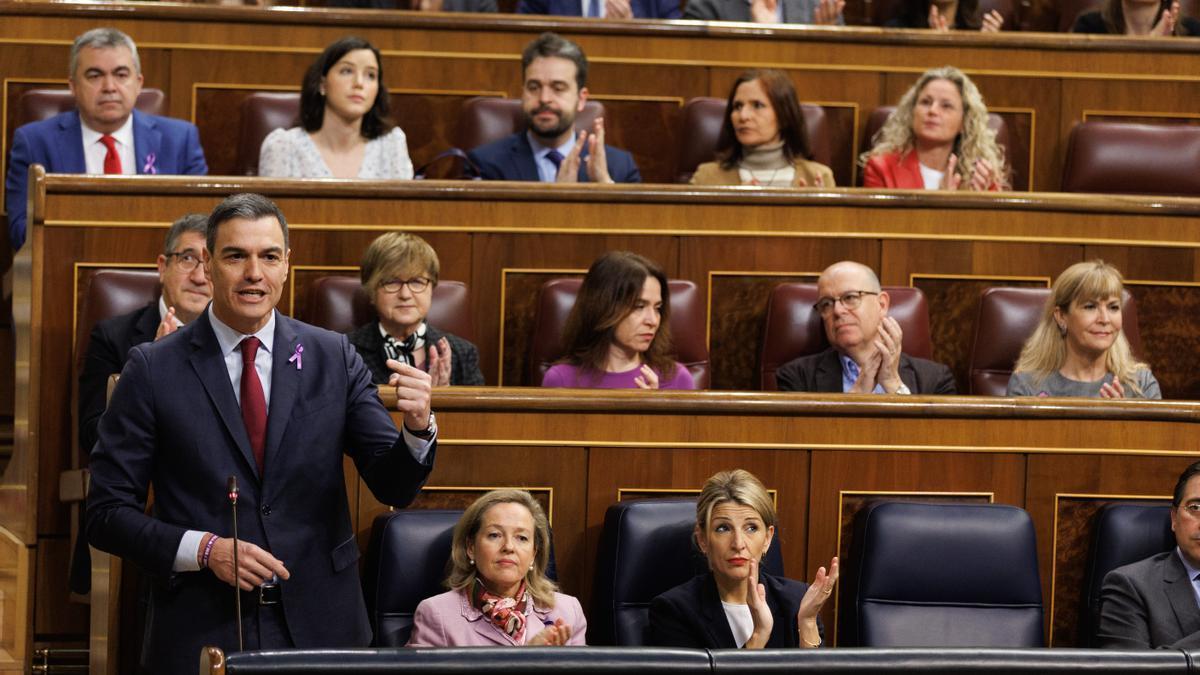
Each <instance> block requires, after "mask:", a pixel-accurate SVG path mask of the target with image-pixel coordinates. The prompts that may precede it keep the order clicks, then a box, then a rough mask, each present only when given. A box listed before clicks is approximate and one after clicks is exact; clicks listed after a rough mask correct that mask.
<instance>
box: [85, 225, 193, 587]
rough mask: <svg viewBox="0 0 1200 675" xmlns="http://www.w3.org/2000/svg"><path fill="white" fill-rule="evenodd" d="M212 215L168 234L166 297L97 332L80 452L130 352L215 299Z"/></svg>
mask: <svg viewBox="0 0 1200 675" xmlns="http://www.w3.org/2000/svg"><path fill="white" fill-rule="evenodd" d="M207 230H208V216H206V215H204V214H202V213H189V214H188V215H186V216H184V217H182V218H180V219H179V220H176V221H175V222H174V223H173V224H172V225H171V229H169V230H168V231H167V238H166V242H165V243H164V245H163V252H162V253H161V254H159V256H158V281H159V283H160V284H161V285H162V293H161V294H160V295H159V296H158V298H156V299H155V300H154V301H152V302H151V303H150V304H148V305H146V306H145V307H142V308H141V309H137V310H134V311H132V312H129V313H128V314H122V315H120V316H114V317H111V318H108V319H105V320H103V321H100V322H98V323H97V324H96V325H95V326H94V327H92V332H91V336H90V337H89V338H88V346H87V356H86V357H84V361H83V370H82V372H80V374H79V447H80V448H82V449H84V450H85V451H87V452H91V449H92V447H93V446H95V445H96V439H97V434H96V427H97V425H99V424H100V416H101V415H103V414H104V409H105V407H106V405H105V404H106V399H107V393H108V378H109V376H111V375H115V374H117V373H119V372H121V369H122V368H123V367H125V358H126V355H127V354H128V353H129V350H130V349H131V348H133V347H134V346H135V345H140V344H142V343H143V342H152V341H154V340H157V339H158V338H161V337H163V336H165V335H169V334H170V333H174V332H175V330H176V329H178V328H179V327H181V326H183V325H184V324H186V323H191V322H192V321H194V320H195V319H196V317H198V316H200V313H201V312H203V311H204V308H205V307H207V306H208V303H209V301H210V300H212V283H211V282H210V281H209V280H208V277H206V276H205V274H204V266H203V265H201V264H200V260H201V256H202V255H203V254H202V251H203V250H204V239H205V233H206V232H207ZM90 557H91V556H89V555H88V549H87V543H86V540H84V539H83V538H82V537H80V538H79V540H78V541H77V542H76V547H75V553H74V555H73V557H72V559H71V572H70V577H71V579H70V582H71V590H72V591H74V592H76V593H80V594H84V593H87V592H88V590H89V589H90V587H91V579H90V576H89V575H90V570H89V560H90Z"/></svg>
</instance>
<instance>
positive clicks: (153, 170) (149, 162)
mask: <svg viewBox="0 0 1200 675" xmlns="http://www.w3.org/2000/svg"><path fill="white" fill-rule="evenodd" d="M142 173H145V174H150V175H154V174H157V173H158V167H156V166H154V153H153V152H152V153H150V154H148V155H146V165H145V166H143V167H142Z"/></svg>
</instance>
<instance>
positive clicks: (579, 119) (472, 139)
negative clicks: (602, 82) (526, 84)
mask: <svg viewBox="0 0 1200 675" xmlns="http://www.w3.org/2000/svg"><path fill="white" fill-rule="evenodd" d="M597 117H604V104H603V103H600V102H599V101H596V100H589V101H588V102H587V103H585V104H584V106H583V112H581V113H579V114H578V115H576V117H575V128H576V129H587V130H588V131H589V133H590V131H591V128H592V123H593V122H595V121H596V118H597ZM525 128H526V126H525V113H524V112H522V111H521V99H518V98H495V97H491V96H476V97H475V98H471V99H467V101H466V102H465V103H463V110H462V117H460V118H459V120H458V133H457V134H456V139H457V141H456V145H457V147H460V148H462V149H464V150H471V149H473V148H477V147H479V146H481V145H485V144H487V143H491V142H492V141H498V140H500V139H501V138H504V137H505V136H508V135H510V134H514V133H516V132H518V131H525Z"/></svg>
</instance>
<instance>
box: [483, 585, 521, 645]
mask: <svg viewBox="0 0 1200 675" xmlns="http://www.w3.org/2000/svg"><path fill="white" fill-rule="evenodd" d="M471 604H473V605H474V606H475V608H476V609H478V610H479V611H480V612H481V613H483V616H484V617H485V618H486V619H487V620H488V621H489V622H490V623H491V624H492V625H493V626H495V627H496V628H498V629H499V630H500V632H501V633H504V634H505V635H507V636H508V637H510V638H512V641H513V642H515V643H516V644H524V640H525V607H526V606H527V605H528V604H529V594H528V593H527V592H526V590H525V582H524V581H522V582H521V586H520V588H518V589H517V594H516V598H505V597H501V596H499V595H495V594H494V593H492V592H491V591H489V590H488V589H486V588H484V586H483V583H482V582H480V581H479V580H478V579H476V580H475V588H474V590H473V591H472V592H471Z"/></svg>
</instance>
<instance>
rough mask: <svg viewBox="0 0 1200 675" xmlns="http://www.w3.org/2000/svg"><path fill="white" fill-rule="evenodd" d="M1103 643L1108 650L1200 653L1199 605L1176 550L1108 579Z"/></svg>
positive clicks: (1111, 574) (1102, 615)
mask: <svg viewBox="0 0 1200 675" xmlns="http://www.w3.org/2000/svg"><path fill="white" fill-rule="evenodd" d="M1098 637H1099V642H1100V646H1101V647H1104V648H1108V649H1155V648H1159V647H1164V648H1171V649H1196V648H1197V647H1200V605H1197V604H1196V594H1195V593H1194V592H1193V591H1192V584H1191V583H1190V582H1189V581H1188V578H1187V570H1185V569H1184V567H1183V562H1182V561H1180V559H1179V554H1178V553H1176V552H1175V550H1171V551H1167V552H1166V553H1159V554H1158V555H1154V556H1151V557H1149V558H1146V559H1145V560H1139V561H1138V562H1135V563H1132V564H1130V565H1125V566H1124V567H1118V568H1117V569H1115V570H1113V571H1111V572H1109V573H1108V575H1106V576H1105V577H1104V585H1103V586H1102V587H1101V590H1100V628H1099V631H1098Z"/></svg>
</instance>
